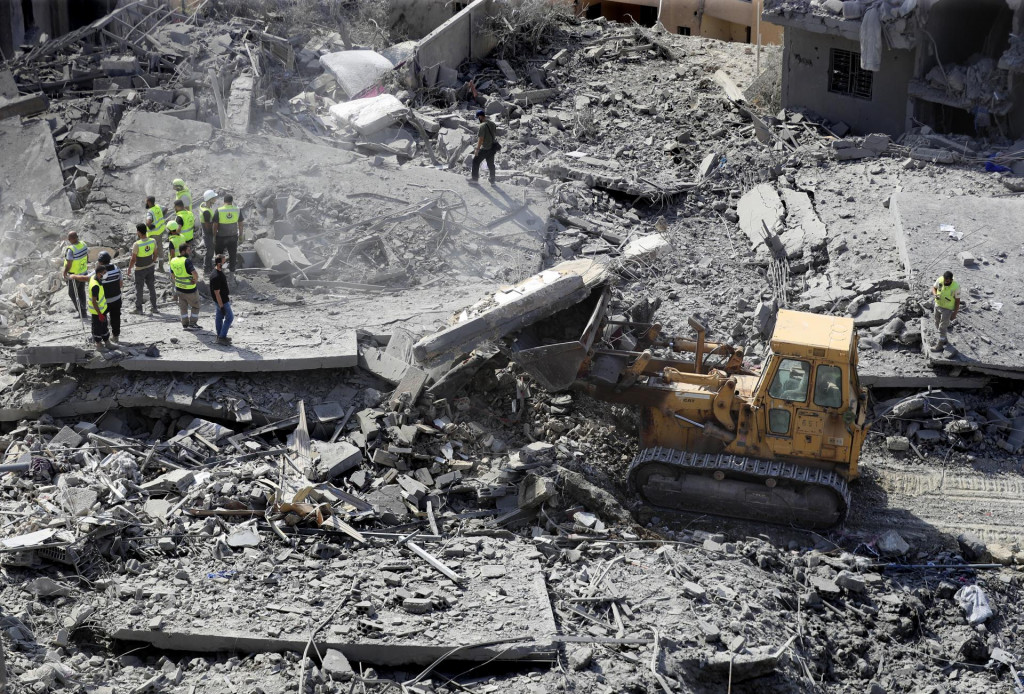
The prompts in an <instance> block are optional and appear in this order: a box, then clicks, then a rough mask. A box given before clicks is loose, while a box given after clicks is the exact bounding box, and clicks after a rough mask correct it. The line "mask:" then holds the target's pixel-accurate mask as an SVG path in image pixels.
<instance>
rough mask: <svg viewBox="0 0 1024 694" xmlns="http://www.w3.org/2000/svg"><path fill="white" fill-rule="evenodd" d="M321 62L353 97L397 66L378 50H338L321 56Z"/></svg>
mask: <svg viewBox="0 0 1024 694" xmlns="http://www.w3.org/2000/svg"><path fill="white" fill-rule="evenodd" d="M320 64H321V65H323V66H324V69H325V70H327V72H329V73H331V75H333V76H334V79H335V80H336V81H337V82H338V86H339V87H341V89H342V91H344V92H345V95H346V96H348V98H350V99H352V98H355V97H357V96H358V95H359V94H362V93H363V92H365V91H366V90H367V89H370V88H371V87H373V86H374V85H376V84H379V83H380V79H381V77H383V76H384V75H386V74H387V73H389V72H391V71H392V70H393V69H394V68H395V66H394V65H393V64H392V62H391V61H390V60H388V59H387V58H385V57H384V56H382V55H381V54H380V53H378V52H377V51H369V50H354V51H338V52H337V53H328V54H327V55H322V56H320Z"/></svg>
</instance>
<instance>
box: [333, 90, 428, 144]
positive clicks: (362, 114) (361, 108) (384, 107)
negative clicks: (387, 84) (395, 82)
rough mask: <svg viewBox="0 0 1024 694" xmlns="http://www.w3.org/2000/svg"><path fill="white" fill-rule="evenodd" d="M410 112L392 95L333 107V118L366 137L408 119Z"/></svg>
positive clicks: (382, 95)
mask: <svg viewBox="0 0 1024 694" xmlns="http://www.w3.org/2000/svg"><path fill="white" fill-rule="evenodd" d="M408 110H409V109H407V108H406V107H405V106H404V105H403V104H402V102H401V101H399V100H398V99H396V98H395V97H393V96H392V95H390V94H381V95H380V96H375V97H373V98H371V99H357V100H355V101H347V102H345V103H342V104H335V105H334V106H332V107H331V117H333V118H334V121H335V122H336V123H337V124H338V125H342V126H348V127H350V128H352V129H353V130H355V131H356V132H358V133H359V134H360V135H363V136H364V137H366V136H369V135H373V134H374V133H376V132H378V131H380V130H383V129H384V128H386V127H388V126H389V125H395V124H397V123H398V122H399V121H401V120H402V119H404V118H405V117H406V114H407V113H408Z"/></svg>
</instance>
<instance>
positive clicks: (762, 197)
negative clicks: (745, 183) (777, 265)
mask: <svg viewBox="0 0 1024 694" xmlns="http://www.w3.org/2000/svg"><path fill="white" fill-rule="evenodd" d="M736 212H737V213H738V214H739V217H740V230H741V231H742V232H743V233H744V234H746V235H747V239H748V240H749V241H750V247H751V248H753V249H755V250H756V249H757V248H758V247H760V246H764V243H765V227H767V229H768V233H769V234H771V235H775V234H778V233H779V231H781V230H782V220H783V219H784V217H785V214H786V208H785V207H784V206H783V204H782V199H781V198H780V197H779V194H778V193H777V192H775V188H774V187H773V186H771V185H769V184H767V183H762V184H760V185H758V186H755V187H754V188H753V189H751V190H750V191H748V192H747V193H746V194H745V195H744V196H743V197H741V198H740V200H739V203H738V204H737V205H736Z"/></svg>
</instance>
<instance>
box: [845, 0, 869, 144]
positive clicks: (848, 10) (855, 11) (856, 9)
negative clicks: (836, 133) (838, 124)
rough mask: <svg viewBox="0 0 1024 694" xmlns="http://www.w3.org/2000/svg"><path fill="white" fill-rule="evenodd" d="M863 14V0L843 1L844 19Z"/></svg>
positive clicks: (858, 17) (854, 17) (855, 17)
mask: <svg viewBox="0 0 1024 694" xmlns="http://www.w3.org/2000/svg"><path fill="white" fill-rule="evenodd" d="M863 16H864V4H863V3H862V2H861V0H845V2H843V19H860V18H861V17H863ZM844 134H845V133H844ZM840 137H842V135H840Z"/></svg>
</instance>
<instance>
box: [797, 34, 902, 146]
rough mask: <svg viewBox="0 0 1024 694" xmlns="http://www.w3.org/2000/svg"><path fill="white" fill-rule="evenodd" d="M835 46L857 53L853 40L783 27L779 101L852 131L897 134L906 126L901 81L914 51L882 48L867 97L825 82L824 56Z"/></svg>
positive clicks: (827, 67)
mask: <svg viewBox="0 0 1024 694" xmlns="http://www.w3.org/2000/svg"><path fill="white" fill-rule="evenodd" d="M833 48H838V49H842V50H847V51H853V52H855V53H859V52H860V45H859V44H858V43H857V42H856V41H850V40H849V39H844V38H840V37H837V36H829V35H827V34H819V33H813V32H809V31H803V30H800V29H794V28H790V29H787V30H786V42H785V48H784V51H783V57H782V103H783V105H784V106H785V107H786V108H806V109H810V110H812V111H815V112H817V113H819V114H821V115H822V116H825V117H826V118H829V119H830V120H833V121H843V122H844V123H846V124H848V125H849V126H850V127H851V128H852V129H853V131H854V132H855V133H873V132H880V133H889V134H890V135H898V134H900V133H902V132H903V131H904V130H905V129H906V125H907V83H908V82H909V81H910V79H911V77H912V76H913V71H914V53H913V52H911V51H896V50H891V49H888V48H885V49H884V50H883V52H882V67H881V70H879V71H878V72H876V73H874V81H873V86H872V91H871V94H872V98H871V99H870V100H869V99H859V98H857V97H854V96H849V95H845V94H834V93H832V92H830V91H829V90H828V86H829V56H830V52H831V49H833Z"/></svg>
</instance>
